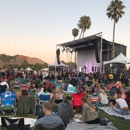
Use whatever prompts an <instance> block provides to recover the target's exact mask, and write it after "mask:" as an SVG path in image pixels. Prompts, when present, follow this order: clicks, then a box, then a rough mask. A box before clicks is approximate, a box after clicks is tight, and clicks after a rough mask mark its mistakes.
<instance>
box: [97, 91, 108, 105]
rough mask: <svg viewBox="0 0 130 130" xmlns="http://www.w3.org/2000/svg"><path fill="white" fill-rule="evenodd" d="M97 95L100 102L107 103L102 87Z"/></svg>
mask: <svg viewBox="0 0 130 130" xmlns="http://www.w3.org/2000/svg"><path fill="white" fill-rule="evenodd" d="M99 97H100V103H101V104H108V102H109V101H108V96H107V94H106V93H105V91H104V90H103V89H100V93H99Z"/></svg>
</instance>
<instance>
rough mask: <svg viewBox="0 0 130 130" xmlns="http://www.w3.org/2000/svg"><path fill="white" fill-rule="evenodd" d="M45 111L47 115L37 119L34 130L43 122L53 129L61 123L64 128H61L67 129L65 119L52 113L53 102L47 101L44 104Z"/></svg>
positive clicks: (43, 124) (46, 126) (45, 125)
mask: <svg viewBox="0 0 130 130" xmlns="http://www.w3.org/2000/svg"><path fill="white" fill-rule="evenodd" d="M43 113H44V114H45V115H44V116H43V117H42V118H40V119H38V120H37V121H36V123H35V125H34V128H33V130H34V129H35V127H36V126H37V125H38V124H41V125H42V126H43V127H45V128H48V129H52V128H55V127H57V126H59V125H63V129H61V130H65V129H64V124H63V121H62V120H61V118H60V117H58V116H53V115H52V104H51V103H49V102H46V103H44V104H43Z"/></svg>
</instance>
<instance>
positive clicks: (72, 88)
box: [67, 86, 76, 93]
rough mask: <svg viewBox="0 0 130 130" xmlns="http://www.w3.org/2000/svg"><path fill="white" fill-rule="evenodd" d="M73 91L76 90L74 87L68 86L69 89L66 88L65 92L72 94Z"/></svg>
mask: <svg viewBox="0 0 130 130" xmlns="http://www.w3.org/2000/svg"><path fill="white" fill-rule="evenodd" d="M75 90H76V88H75V87H74V86H70V87H68V90H67V92H68V93H74V92H75Z"/></svg>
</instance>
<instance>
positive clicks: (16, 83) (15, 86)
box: [14, 80, 20, 88]
mask: <svg viewBox="0 0 130 130" xmlns="http://www.w3.org/2000/svg"><path fill="white" fill-rule="evenodd" d="M19 87H20V82H19V80H15V81H14V88H19Z"/></svg>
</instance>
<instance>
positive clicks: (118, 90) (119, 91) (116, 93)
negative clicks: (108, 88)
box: [114, 88, 126, 100]
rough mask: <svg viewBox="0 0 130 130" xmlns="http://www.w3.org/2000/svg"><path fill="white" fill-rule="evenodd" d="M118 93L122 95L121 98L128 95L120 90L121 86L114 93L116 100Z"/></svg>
mask: <svg viewBox="0 0 130 130" xmlns="http://www.w3.org/2000/svg"><path fill="white" fill-rule="evenodd" d="M117 95H121V98H123V99H125V98H126V95H125V94H124V93H123V92H122V91H121V90H120V88H118V89H117V90H116V92H115V95H114V99H115V100H116V99H117V98H118V97H117Z"/></svg>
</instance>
